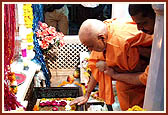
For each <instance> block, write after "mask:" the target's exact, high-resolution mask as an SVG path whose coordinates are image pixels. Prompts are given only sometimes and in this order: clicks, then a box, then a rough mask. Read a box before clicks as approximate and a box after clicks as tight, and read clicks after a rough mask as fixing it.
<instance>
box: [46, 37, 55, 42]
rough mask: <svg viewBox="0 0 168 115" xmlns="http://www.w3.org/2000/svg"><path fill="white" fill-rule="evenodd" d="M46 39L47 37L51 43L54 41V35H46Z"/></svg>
mask: <svg viewBox="0 0 168 115" xmlns="http://www.w3.org/2000/svg"><path fill="white" fill-rule="evenodd" d="M45 39H46V41H47V42H49V43H52V42H53V37H52V36H46V37H45Z"/></svg>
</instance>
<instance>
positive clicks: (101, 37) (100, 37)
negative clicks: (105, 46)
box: [98, 34, 107, 42]
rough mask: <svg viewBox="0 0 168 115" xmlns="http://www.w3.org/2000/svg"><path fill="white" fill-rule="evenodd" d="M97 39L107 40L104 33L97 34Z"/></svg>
mask: <svg viewBox="0 0 168 115" xmlns="http://www.w3.org/2000/svg"><path fill="white" fill-rule="evenodd" d="M98 40H103V41H105V42H106V41H107V38H106V36H105V35H104V34H99V35H98Z"/></svg>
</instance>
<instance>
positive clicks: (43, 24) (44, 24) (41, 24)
mask: <svg viewBox="0 0 168 115" xmlns="http://www.w3.org/2000/svg"><path fill="white" fill-rule="evenodd" d="M39 24H40V29H43V30H45V29H46V28H47V27H48V25H47V24H46V23H42V22H39Z"/></svg>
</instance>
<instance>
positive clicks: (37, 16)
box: [32, 4, 50, 87]
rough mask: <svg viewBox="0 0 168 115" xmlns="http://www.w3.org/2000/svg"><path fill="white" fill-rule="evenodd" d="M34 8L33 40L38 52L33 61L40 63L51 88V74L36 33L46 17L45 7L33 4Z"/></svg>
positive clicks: (47, 83) (35, 49)
mask: <svg viewBox="0 0 168 115" xmlns="http://www.w3.org/2000/svg"><path fill="white" fill-rule="evenodd" d="M32 8H33V17H34V18H33V33H34V36H33V40H34V51H35V52H36V54H35V57H34V58H33V61H35V62H36V63H39V64H40V65H41V69H42V71H43V73H44V76H45V78H46V86H47V87H50V77H49V72H48V69H47V67H46V63H45V61H44V57H43V54H42V51H41V49H40V45H39V43H38V40H37V37H36V34H35V33H36V31H37V29H38V24H39V23H38V22H39V21H41V22H43V20H44V17H43V5H41V4H32Z"/></svg>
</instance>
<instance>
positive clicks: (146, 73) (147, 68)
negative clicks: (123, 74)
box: [139, 65, 149, 85]
mask: <svg viewBox="0 0 168 115" xmlns="http://www.w3.org/2000/svg"><path fill="white" fill-rule="evenodd" d="M148 72H149V65H148V66H147V67H146V69H145V72H144V73H143V74H142V75H141V76H139V80H140V81H141V82H142V83H143V84H144V85H146V83H147V78H148Z"/></svg>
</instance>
